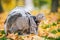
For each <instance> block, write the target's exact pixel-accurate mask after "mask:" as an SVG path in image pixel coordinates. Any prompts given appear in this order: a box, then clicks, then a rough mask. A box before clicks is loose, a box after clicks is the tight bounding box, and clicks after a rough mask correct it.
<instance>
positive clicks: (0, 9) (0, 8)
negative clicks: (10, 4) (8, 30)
mask: <svg viewBox="0 0 60 40" xmlns="http://www.w3.org/2000/svg"><path fill="white" fill-rule="evenodd" d="M2 12H3V8H2V5H1V0H0V13H2Z"/></svg>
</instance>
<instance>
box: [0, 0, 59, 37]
mask: <svg viewBox="0 0 60 40" xmlns="http://www.w3.org/2000/svg"><path fill="white" fill-rule="evenodd" d="M16 6H20V7H25V8H26V9H28V10H27V11H29V12H30V13H31V14H32V15H34V16H35V15H37V14H38V13H44V14H45V16H46V19H47V20H46V21H45V24H44V23H43V21H42V23H41V24H42V25H43V27H42V28H43V29H44V30H45V29H46V30H47V28H49V30H48V31H49V32H50V30H51V31H52V32H53V33H56V34H57V35H60V31H59V30H60V0H0V30H4V21H5V20H6V17H7V15H8V14H9V12H10V11H11V10H12V9H14V8H15V7H16ZM41 24H40V25H39V26H41ZM40 28H41V27H40ZM58 28H59V29H58ZM53 29H54V30H53ZM55 29H56V30H57V31H56V30H55ZM39 31H40V30H39ZM40 32H41V31H40ZM40 32H39V35H40ZM45 33H46V31H45ZM41 35H43V34H42V32H41ZM41 35H40V36H41Z"/></svg>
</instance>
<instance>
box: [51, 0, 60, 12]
mask: <svg viewBox="0 0 60 40" xmlns="http://www.w3.org/2000/svg"><path fill="white" fill-rule="evenodd" d="M58 1H59V0H52V5H51V12H57V11H58V10H57V9H58V4H59V3H58Z"/></svg>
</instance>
